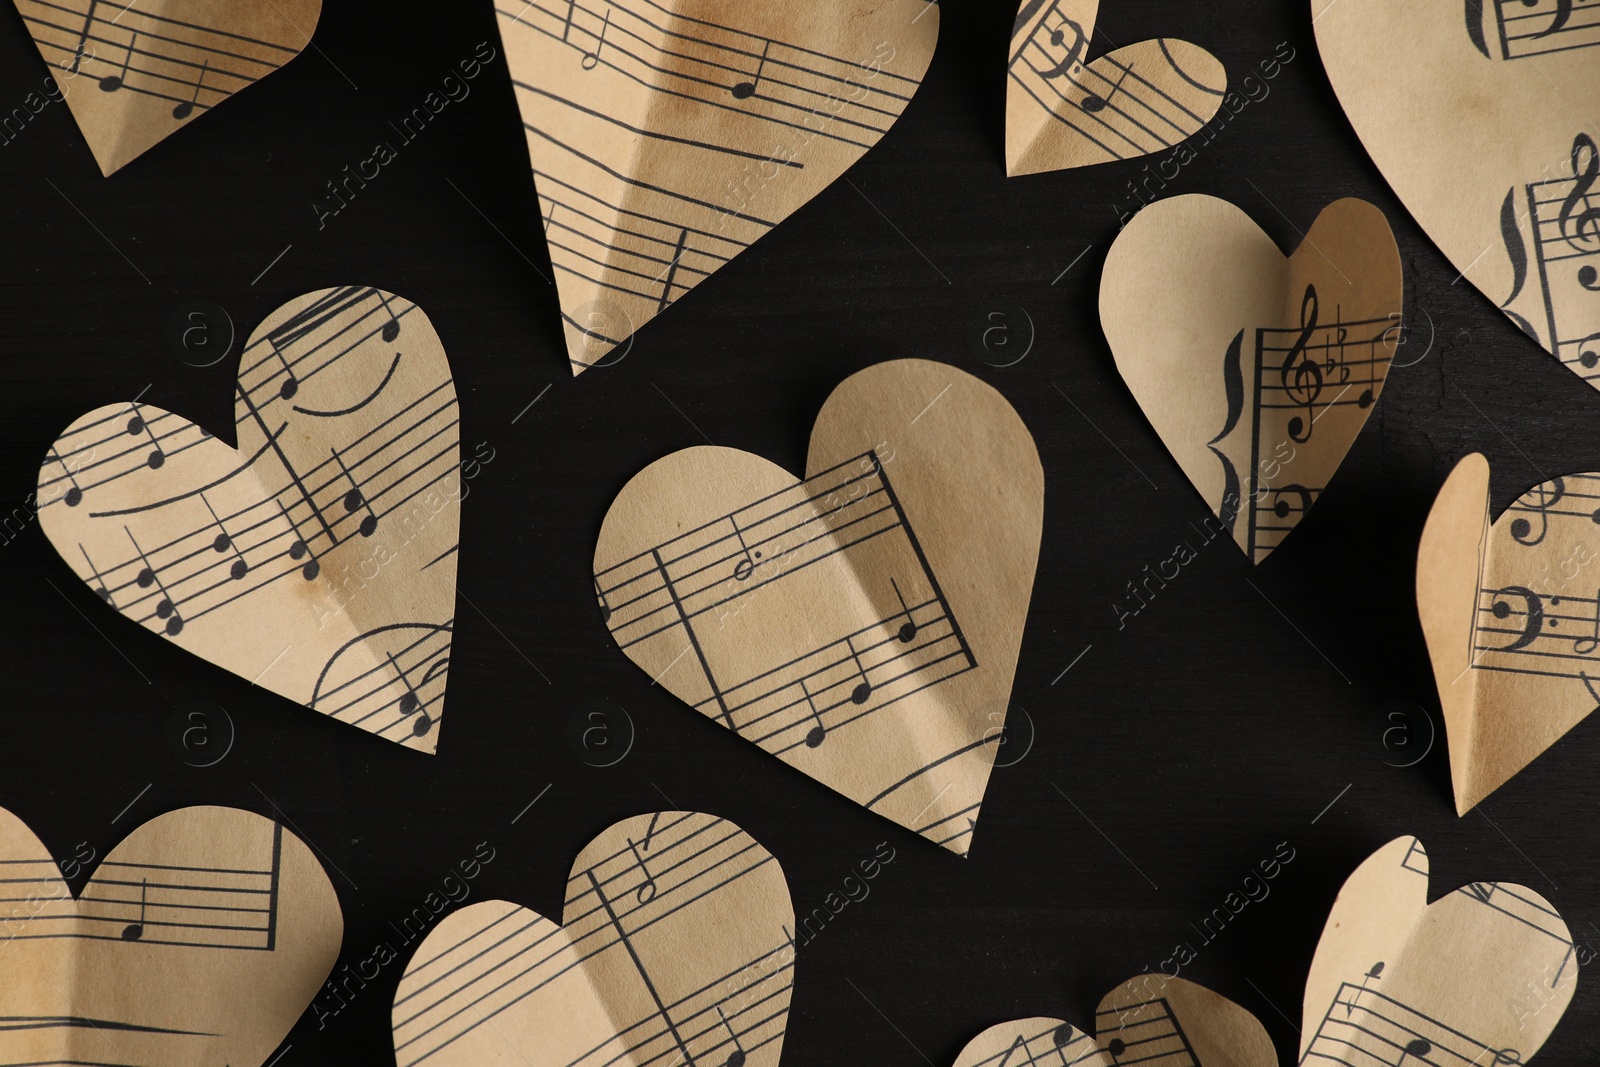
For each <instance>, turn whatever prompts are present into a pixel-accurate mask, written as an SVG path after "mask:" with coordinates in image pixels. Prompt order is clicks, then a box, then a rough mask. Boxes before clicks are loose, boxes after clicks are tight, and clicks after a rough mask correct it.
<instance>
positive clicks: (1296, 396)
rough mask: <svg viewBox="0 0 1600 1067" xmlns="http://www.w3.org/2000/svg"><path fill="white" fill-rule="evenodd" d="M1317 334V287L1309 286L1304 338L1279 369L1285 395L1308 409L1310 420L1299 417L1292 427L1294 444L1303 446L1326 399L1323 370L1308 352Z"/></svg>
mask: <svg viewBox="0 0 1600 1067" xmlns="http://www.w3.org/2000/svg"><path fill="white" fill-rule="evenodd" d="M1316 332H1317V290H1316V287H1315V286H1312V285H1307V286H1306V291H1305V296H1304V297H1303V298H1302V299H1301V301H1300V336H1299V337H1297V338H1295V340H1294V343H1293V344H1292V345H1290V346H1289V351H1288V354H1287V355H1285V356H1284V359H1283V366H1282V367H1280V368H1279V369H1278V374H1279V377H1280V379H1281V380H1282V382H1283V390H1284V392H1285V393H1286V394H1288V396H1289V398H1290V399H1291V400H1293V401H1294V402H1295V403H1297V404H1303V405H1305V409H1306V417H1305V418H1302V417H1301V416H1299V415H1296V416H1294V417H1293V418H1291V419H1290V420H1289V425H1288V431H1289V438H1290V440H1293V441H1297V442H1300V443H1301V444H1304V443H1305V442H1306V441H1309V440H1310V439H1311V427H1312V425H1313V423H1314V421H1315V420H1314V419H1313V418H1312V417H1311V413H1312V412H1313V410H1314V405H1315V404H1316V402H1317V398H1318V397H1320V396H1321V395H1322V368H1321V366H1320V365H1318V363H1317V361H1316V360H1314V359H1311V358H1310V357H1309V355H1308V354H1307V352H1306V346H1307V345H1308V344H1309V343H1310V341H1311V338H1312V336H1313V335H1314V334H1315V333H1316Z"/></svg>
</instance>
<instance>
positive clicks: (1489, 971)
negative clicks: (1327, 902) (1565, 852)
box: [1300, 837, 1578, 1067]
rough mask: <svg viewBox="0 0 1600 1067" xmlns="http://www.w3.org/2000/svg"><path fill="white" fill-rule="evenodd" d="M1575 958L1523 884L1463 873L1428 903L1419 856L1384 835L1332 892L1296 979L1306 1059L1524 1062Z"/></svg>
mask: <svg viewBox="0 0 1600 1067" xmlns="http://www.w3.org/2000/svg"><path fill="white" fill-rule="evenodd" d="M1577 982H1578V963H1577V960H1576V958H1575V953H1574V950H1573V945H1572V937H1571V935H1570V934H1568V932H1567V926H1566V923H1564V922H1563V921H1562V920H1561V916H1560V915H1559V914H1558V913H1557V912H1556V910H1555V909H1554V908H1553V907H1551V906H1550V903H1549V902H1548V901H1547V900H1545V899H1544V898H1543V897H1541V896H1540V895H1539V894H1538V893H1535V892H1534V891H1533V890H1531V889H1525V888H1523V887H1522V886H1519V885H1511V884H1509V883H1505V882H1473V883H1471V884H1470V885H1466V886H1462V887H1461V888H1460V889H1458V890H1456V891H1455V892H1453V893H1447V894H1445V895H1444V896H1443V897H1440V898H1439V899H1438V900H1436V901H1434V902H1433V903H1432V904H1429V903H1428V855H1427V853H1426V852H1424V851H1423V848H1422V843H1421V842H1420V841H1418V840H1417V839H1416V838H1414V837H1402V838H1399V839H1397V840H1395V841H1391V842H1389V844H1387V845H1385V846H1384V847H1383V848H1381V849H1379V850H1378V851H1377V852H1375V853H1373V855H1372V856H1371V857H1369V858H1368V859H1367V860H1366V862H1364V863H1363V864H1362V865H1361V866H1360V867H1358V868H1357V869H1356V871H1355V873H1354V874H1352V875H1351V876H1350V878H1349V880H1347V881H1346V882H1345V884H1344V888H1343V889H1341V890H1340V891H1339V898H1338V899H1337V900H1335V901H1334V904H1333V910H1332V912H1331V913H1330V914H1329V915H1328V924H1327V926H1326V927H1324V929H1323V931H1322V940H1321V941H1319V942H1318V944H1317V952H1316V955H1315V956H1314V957H1313V958H1312V961H1311V974H1310V977H1309V978H1308V979H1307V980H1306V994H1305V1012H1304V1015H1303V1017H1302V1021H1301V1026H1300V1062H1301V1063H1302V1064H1304V1065H1306V1067H1323V1065H1329V1064H1340V1065H1346V1067H1367V1065H1373V1064H1387V1065H1390V1067H1430V1065H1443V1064H1461V1065H1466V1064H1483V1065H1485V1067H1489V1065H1495V1064H1502V1065H1504V1064H1519V1063H1527V1062H1528V1060H1529V1059H1531V1058H1532V1057H1533V1054H1534V1053H1535V1052H1537V1051H1539V1048H1540V1046H1542V1045H1543V1044H1544V1042H1545V1040H1546V1039H1547V1038H1548V1037H1549V1036H1550V1033H1551V1032H1552V1031H1553V1030H1554V1029H1555V1027H1556V1023H1557V1022H1559V1021H1560V1020H1561V1015H1562V1013H1563V1012H1565V1011H1566V1010H1567V1004H1568V1002H1569V1001H1571V999H1572V994H1573V991H1574V990H1575V989H1576V988H1577Z"/></svg>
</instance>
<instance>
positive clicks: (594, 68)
mask: <svg viewBox="0 0 1600 1067" xmlns="http://www.w3.org/2000/svg"><path fill="white" fill-rule="evenodd" d="M496 10H497V11H498V14H499V24H500V36H501V40H502V41H504V43H505V50H506V62H507V63H508V64H509V66H510V68H511V77H512V80H513V82H514V84H515V85H516V92H517V106H518V107H519V108H521V110H522V121H523V124H524V125H525V126H526V127H527V134H528V154H529V156H530V157H531V158H532V161H533V175H534V183H535V185H536V186H537V187H538V192H539V207H540V212H541V214H542V215H543V216H544V230H545V237H546V240H547V242H548V244H549V246H550V264H551V266H552V267H553V268H554V270H555V280H556V289H557V292H558V294H559V296H560V301H561V317H562V319H563V321H564V323H565V326H564V330H565V334H566V341H567V354H568V358H569V359H570V360H571V364H572V372H573V373H574V374H578V373H581V372H582V371H584V370H585V369H587V368H589V367H592V366H594V365H595V364H596V363H598V362H600V361H601V360H602V359H603V358H604V357H605V356H606V355H607V354H608V353H611V352H612V350H613V349H615V348H616V346H618V345H620V344H622V343H623V342H624V341H625V340H626V339H627V338H628V337H630V336H631V335H632V334H633V332H634V331H635V330H637V329H638V328H639V327H641V326H643V325H644V324H645V323H646V322H647V321H649V320H650V319H652V318H654V317H655V316H656V315H658V314H660V313H661V312H662V311H664V310H666V308H667V306H668V305H669V304H671V303H672V302H673V301H675V300H677V299H679V298H680V297H682V296H683V295H684V294H685V293H687V292H688V291H689V290H690V289H693V288H694V287H695V286H696V285H698V284H700V283H701V282H703V281H704V280H705V279H706V278H708V277H710V276H711V274H712V273H713V272H715V271H717V270H719V269H720V268H721V267H722V266H723V265H725V264H726V263H727V262H728V261H729V260H731V259H732V258H733V257H734V256H736V255H738V254H739V253H740V252H742V251H744V250H745V249H746V248H748V247H750V245H751V244H753V243H755V241H756V240H757V239H758V238H760V237H762V236H764V235H765V234H766V233H768V232H769V231H770V230H771V229H772V228H773V227H774V226H777V225H778V224H779V223H781V222H782V221H783V220H784V219H786V218H788V217H789V216H790V215H791V214H793V213H794V212H795V211H797V210H798V209H799V208H800V207H801V205H803V204H805V203H806V201H808V200H810V199H811V198H812V197H814V196H816V195H817V194H818V193H820V192H821V191H822V190H823V189H825V188H826V187H827V186H828V185H830V184H832V182H833V181H834V180H835V179H836V178H838V177H839V176H840V175H841V174H843V173H844V172H845V171H846V170H847V169H848V168H849V167H850V166H851V165H852V164H853V163H855V162H856V160H858V159H860V158H861V156H862V155H863V154H865V153H866V151H867V150H868V149H869V148H871V147H872V146H873V145H875V144H877V143H878V141H879V139H880V138H882V137H883V135H884V134H885V133H887V132H888V131H889V127H890V126H892V125H893V124H894V122H895V120H896V119H898V118H899V117H900V113H901V112H902V111H904V110H905V108H906V105H907V104H908V103H910V101H911V96H912V94H913V93H915V92H916V90H917V87H918V86H919V85H920V84H921V83H922V75H923V73H924V72H925V71H926V70H927V69H928V63H929V62H930V61H931V60H932V58H933V46H934V43H935V42H936V41H937V40H938V36H939V10H938V6H937V5H936V4H934V3H931V2H929V0H787V2H781V3H772V4H762V5H759V6H751V5H748V4H736V3H732V2H730V0H626V2H622V3H616V2H611V3H597V2H595V0H530V2H526V3H523V2H518V3H511V2H509V0H508V2H506V3H501V4H499V5H497V9H496ZM625 351H626V350H624V354H625ZM620 358H621V356H620V355H619V356H616V357H614V359H620Z"/></svg>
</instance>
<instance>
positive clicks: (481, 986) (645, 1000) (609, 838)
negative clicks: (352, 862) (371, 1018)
mask: <svg viewBox="0 0 1600 1067" xmlns="http://www.w3.org/2000/svg"><path fill="white" fill-rule="evenodd" d="M565 908H566V910H565V914H564V915H563V917H562V921H563V925H560V926H558V925H556V924H555V923H553V922H551V921H550V920H548V919H545V918H542V917H540V916H538V915H536V914H534V913H533V912H531V911H528V910H527V909H526V908H521V907H518V906H517V905H515V904H508V903H506V902H505V901H503V900H490V901H485V902H483V903H481V904H474V905H472V906H471V907H468V908H464V909H462V910H461V911H458V912H455V913H454V914H451V915H449V916H446V917H445V919H444V920H443V921H442V922H440V923H439V925H438V926H437V927H435V928H434V930H433V932H432V933H430V934H429V935H428V936H427V938H426V939H425V940H424V941H423V942H422V944H421V945H420V946H418V948H417V952H416V955H415V956H414V957H412V959H411V962H410V963H409V964H407V966H406V971H405V975H404V976H403V977H402V978H401V979H400V988H399V990H398V991H397V992H396V993H395V1000H394V1015H393V1023H394V1048H395V1060H396V1062H397V1063H398V1064H399V1067H414V1065H417V1064H427V1065H428V1067H481V1065H483V1064H518V1065H519V1067H572V1065H576V1064H592V1065H596V1067H598V1065H600V1064H647V1063H661V1064H668V1063H687V1064H694V1063H700V1064H717V1065H726V1067H776V1064H777V1063H778V1058H779V1055H780V1053H781V1052H782V1050H783V1035H784V1030H785V1029H786V1028H787V1026H788V1018H789V996H790V993H791V991H792V990H793V987H794V937H793V932H794V910H793V909H792V908H791V907H790V905H789V888H788V885H787V883H785V881H784V877H783V871H782V869H781V868H780V867H779V866H778V861H777V860H775V859H773V858H772V855H771V854H770V853H769V852H767V850H766V849H764V848H762V847H761V846H760V845H759V844H757V843H756V842H755V841H754V840H753V839H752V838H751V837H750V836H749V835H748V834H746V833H745V832H744V831H743V830H741V829H739V828H738V827H737V826H735V825H733V824H732V823H730V822H726V821H724V820H722V819H718V818H716V817H714V816H711V815H702V814H699V813H697V812H685V811H663V812H656V813H655V814H653V815H642V816H640V817H638V818H635V819H628V820H625V821H623V822H620V823H617V824H616V825H615V826H612V827H611V828H610V829H608V830H606V831H605V832H604V833H602V834H601V835H600V836H599V837H597V838H595V839H594V840H593V841H591V842H590V843H589V845H588V847H587V848H585V849H584V850H583V852H581V853H580V854H579V855H578V858H577V860H576V862H574V864H573V866H572V876H571V877H570V878H569V879H568V881H567V893H566V905H565Z"/></svg>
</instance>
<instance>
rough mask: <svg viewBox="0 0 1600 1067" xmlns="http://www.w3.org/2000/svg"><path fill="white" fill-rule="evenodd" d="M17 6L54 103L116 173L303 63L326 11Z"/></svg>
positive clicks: (245, 4) (19, 0)
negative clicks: (298, 59)
mask: <svg viewBox="0 0 1600 1067" xmlns="http://www.w3.org/2000/svg"><path fill="white" fill-rule="evenodd" d="M14 2H15V3H16V5H17V10H18V11H19V12H21V13H22V20H23V22H24V23H25V24H26V25H27V27H28V32H29V33H30V34H32V35H33V43H34V44H36V45H38V46H39V54H40V55H42V56H43V57H44V60H45V62H46V63H48V64H49V65H50V67H51V68H52V69H51V75H52V78H51V81H50V82H49V83H48V85H47V89H48V90H49V94H50V96H51V97H52V98H54V99H65V100H66V103H67V107H68V108H69V109H70V110H71V112H72V117H73V118H74V119H75V120H76V121H77V123H78V128H79V129H81V130H82V131H83V136H84V138H85V139H86V140H87V141H88V142H89V149H90V151H92V152H93V153H94V158H95V161H96V162H98V163H99V164H100V170H101V171H102V172H103V173H105V174H108V175H109V174H111V173H112V172H113V171H116V170H117V169H119V168H121V167H122V166H123V165H125V164H127V163H128V162H130V161H131V160H133V159H134V158H135V157H137V156H139V155H141V154H143V153H144V152H145V151H146V150H147V149H149V148H150V147H151V146H152V145H154V144H155V143H156V142H158V141H160V140H162V139H163V138H165V137H167V136H168V135H169V134H171V133H173V132H174V131H176V130H177V129H178V127H180V126H183V125H185V124H186V123H189V122H192V121H193V120H194V119H196V118H198V117H200V115H202V114H204V113H205V112H207V111H210V110H211V109H212V108H214V107H216V106H217V105H218V104H220V103H222V102H223V101H224V100H226V99H227V98H228V97H230V96H232V95H233V94H234V93H236V92H238V91H239V90H240V89H244V88H246V87H247V86H249V85H250V84H251V83H253V82H255V81H257V80H259V79H261V78H263V77H265V76H267V75H268V74H271V73H272V72H273V71H275V70H277V69H278V68H279V67H281V66H283V65H284V64H285V63H287V62H289V60H291V59H293V58H294V57H295V56H297V55H299V54H300V51H301V50H302V49H303V48H305V46H306V45H307V44H309V43H310V42H311V34H312V31H313V30H315V29H316V26H317V19H318V17H320V15H321V13H322V2H321V0H270V2H262V0H236V2H233V3H219V2H218V0H146V2H144V3H140V2H138V0H14ZM29 106H30V107H32V105H31V104H30V105H29ZM45 106H46V102H44V101H42V99H41V103H40V104H39V108H40V109H43V108H44V107H45Z"/></svg>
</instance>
